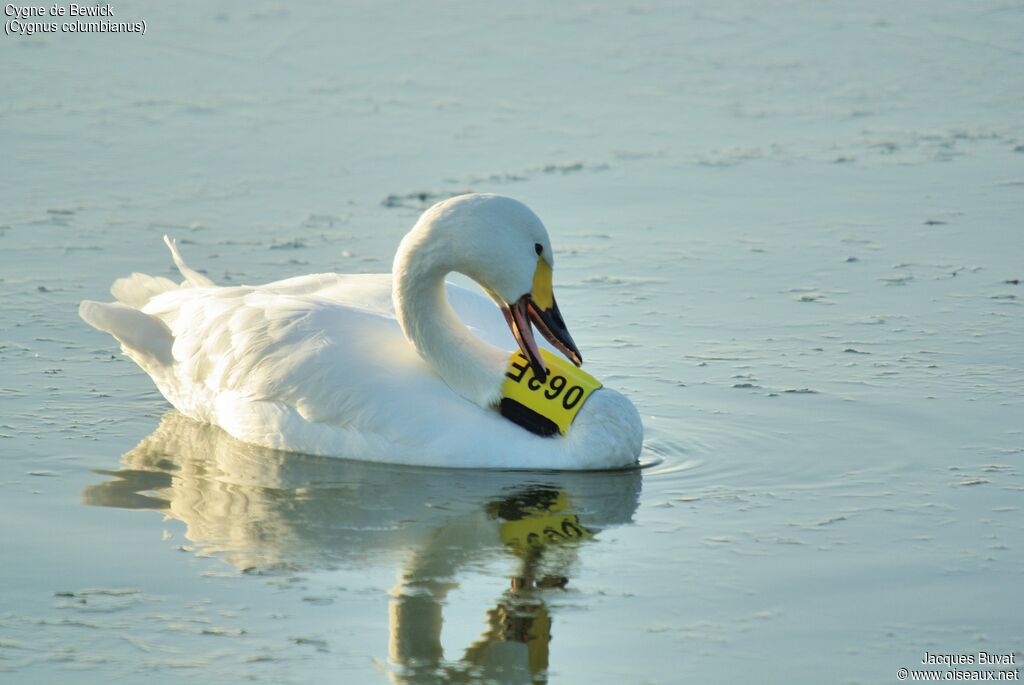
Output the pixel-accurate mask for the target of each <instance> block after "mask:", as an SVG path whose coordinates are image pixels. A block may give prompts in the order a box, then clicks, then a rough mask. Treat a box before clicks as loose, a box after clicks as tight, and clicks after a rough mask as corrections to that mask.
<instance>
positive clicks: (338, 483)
mask: <svg viewBox="0 0 1024 685" xmlns="http://www.w3.org/2000/svg"><path fill="white" fill-rule="evenodd" d="M123 461H124V463H125V466H124V468H121V469H119V470H117V471H111V472H104V473H105V475H108V476H111V477H112V479H111V480H109V481H107V482H105V483H101V484H98V485H94V486H91V487H88V488H86V490H85V491H84V492H83V494H82V497H83V499H84V501H85V502H86V503H87V504H93V505H100V506H112V507H124V508H131V509H155V510H160V511H163V512H165V513H166V514H168V515H170V516H173V517H174V518H177V519H179V520H181V521H182V522H183V523H184V524H185V525H186V536H187V537H188V538H189V540H191V541H192V542H193V543H194V544H195V545H196V546H197V547H198V548H200V550H201V551H202V552H203V553H216V554H217V555H219V556H221V557H222V558H223V559H225V560H227V561H228V562H230V563H231V564H232V565H233V566H235V567H236V568H238V569H239V570H243V571H246V572H250V573H274V572H277V571H282V570H292V569H317V568H330V567H336V566H344V565H358V564H361V563H365V562H366V561H367V560H374V559H376V560H378V561H379V560H381V559H383V560H384V561H385V562H389V561H391V560H393V561H394V563H395V564H396V565H398V566H399V567H400V568H401V572H400V581H399V584H398V586H397V587H396V588H395V590H394V591H393V598H392V601H391V605H390V624H391V637H390V642H389V644H390V650H389V651H390V655H391V659H392V660H393V661H394V662H395V664H396V665H397V666H398V667H399V670H398V671H397V672H395V673H393V674H392V677H393V678H394V679H395V681H396V682H400V683H410V684H411V683H421V682H423V683H426V682H437V681H438V678H439V677H440V676H439V675H438V674H439V673H444V674H445V675H444V678H445V679H446V680H447V681H448V682H461V681H464V680H465V681H474V682H478V681H479V680H481V679H484V678H483V676H481V674H485V675H486V676H487V677H490V678H492V679H494V680H496V681H497V682H504V683H522V682H543V681H544V671H543V669H544V668H545V667H546V664H547V652H548V648H549V645H548V640H549V639H550V634H551V633H550V623H551V620H552V618H551V616H550V614H549V608H548V606H547V604H546V602H545V600H544V597H545V595H546V594H547V593H550V592H558V588H560V587H563V586H564V585H565V584H566V583H567V582H568V578H569V576H570V575H571V573H572V565H573V562H574V560H575V558H576V555H577V553H578V552H579V551H580V545H581V544H583V545H585V544H589V543H588V542H586V541H588V540H590V539H592V538H594V536H598V535H599V532H600V530H601V529H603V528H606V527H608V526H612V525H618V524H621V523H626V522H628V521H630V519H631V517H632V515H633V512H634V510H635V508H636V504H637V497H638V496H639V491H640V473H639V471H638V470H635V469H634V470H628V471H616V472H605V473H564V472H563V473H550V472H545V473H536V472H534V473H523V472H499V471H465V470H457V471H450V470H438V469H424V468H413V467H394V466H384V465H381V464H373V463H367V462H354V461H345V460H338V459H325V458H321V457H313V456H307V455H301V454H291V453H286V452H275V451H271V450H267V449H264V448H260V447H255V446H253V445H248V444H245V443H242V442H239V441H237V440H234V439H233V438H231V437H230V436H229V435H227V434H226V433H224V432H223V431H222V430H220V429H218V428H216V427H213V426H209V425H205V424H200V423H197V422H195V421H191V420H190V419H188V418H185V417H183V416H181V415H180V414H178V413H176V412H170V413H168V414H167V415H165V416H164V418H163V420H162V421H161V423H160V426H159V428H157V430H156V431H155V432H154V433H153V434H152V435H150V436H149V437H148V438H146V439H145V440H143V441H142V442H141V443H140V444H139V445H138V446H137V447H136V448H135V449H133V450H131V451H130V452H128V453H126V454H125V455H124V458H123ZM495 554H498V555H511V556H512V557H514V558H515V559H516V560H517V561H516V565H517V567H518V570H517V571H516V573H515V575H514V576H513V577H512V578H511V579H510V581H508V585H507V587H508V589H507V590H506V591H505V592H504V594H502V595H501V597H500V598H499V600H498V601H497V603H496V604H495V605H494V606H492V607H491V608H490V609H489V610H488V611H486V630H485V632H484V634H483V635H482V636H481V638H480V639H479V640H478V641H476V642H475V643H474V644H473V645H471V646H470V647H468V648H467V649H466V650H465V653H464V654H463V655H462V658H461V659H458V660H455V661H446V660H445V659H444V655H443V653H442V651H441V639H440V635H441V625H442V604H443V601H444V599H445V597H446V595H447V593H448V592H449V591H450V590H451V589H453V588H454V587H457V579H458V575H459V572H460V569H462V568H464V567H465V565H466V564H467V563H469V562H472V561H473V560H475V559H480V558H492V557H493V556H494V555H495Z"/></svg>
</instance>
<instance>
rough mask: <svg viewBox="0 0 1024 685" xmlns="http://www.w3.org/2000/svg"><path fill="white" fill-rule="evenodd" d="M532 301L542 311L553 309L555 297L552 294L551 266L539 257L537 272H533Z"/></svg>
mask: <svg viewBox="0 0 1024 685" xmlns="http://www.w3.org/2000/svg"><path fill="white" fill-rule="evenodd" d="M530 299H532V300H533V303H534V304H535V305H537V307H538V308H539V309H540V310H541V311H545V310H548V309H551V307H552V305H554V303H555V296H554V294H553V293H552V292H551V265H550V264H548V263H547V262H545V261H544V258H543V257H537V270H536V271H534V272H533V287H532V288H531V289H530Z"/></svg>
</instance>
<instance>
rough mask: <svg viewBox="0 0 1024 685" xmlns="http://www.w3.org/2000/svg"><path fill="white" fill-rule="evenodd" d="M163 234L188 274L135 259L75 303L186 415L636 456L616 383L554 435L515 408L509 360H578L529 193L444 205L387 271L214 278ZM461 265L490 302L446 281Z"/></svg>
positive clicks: (368, 450)
mask: <svg viewBox="0 0 1024 685" xmlns="http://www.w3.org/2000/svg"><path fill="white" fill-rule="evenodd" d="M164 241H165V242H166V243H167V246H168V248H169V249H170V251H171V256H172V258H173V260H174V262H175V264H176V266H177V268H178V270H179V271H180V272H181V275H182V276H183V277H184V281H183V282H182V283H180V284H179V283H175V282H174V281H171V280H170V279H167V278H163V277H153V276H148V275H146V274H140V273H135V274H132V275H131V276H129V277H127V278H120V279H118V280H117V281H115V282H114V285H113V286H112V287H111V294H113V295H114V297H115V298H116V299H117V302H114V303H100V302H93V301H90V300H85V301H83V302H82V303H81V305H80V307H79V315H80V316H81V317H82V319H83V320H85V322H86V323H88V324H90V325H91V326H93V327H94V328H96V329H98V330H100V331H104V332H107V333H109V334H111V335H112V336H113V337H114V338H115V339H116V340H117V341H118V342H119V343H120V344H121V349H122V351H123V352H124V353H125V355H126V356H128V357H129V358H130V359H132V360H133V361H134V362H135V363H136V364H138V366H139V367H141V368H142V369H143V370H144V371H145V372H146V373H147V374H148V375H149V376H150V377H151V378H152V380H153V382H154V383H155V384H156V386H157V388H158V389H159V390H160V392H161V393H162V394H163V396H164V397H165V398H166V399H167V400H168V402H170V403H171V404H172V405H173V406H174V407H175V409H177V410H178V411H179V412H181V413H182V414H184V415H185V416H187V417H189V418H191V419H194V420H197V421H200V422H204V423H210V424H214V425H217V426H219V427H221V428H223V429H224V430H225V431H226V432H227V433H228V434H229V435H231V436H233V437H234V438H236V439H238V440H241V441H243V442H247V443H251V444H254V445H259V446H262V447H267V448H271V449H279V450H285V451H290V452H301V453H307V454H314V455H320V456H333V457H344V458H350V459H359V460H368V461H378V462H386V463H398V464H416V465H423V466H439V467H458V468H498V469H567V470H585V469H609V468H620V467H626V466H630V465H632V464H635V463H636V461H637V458H638V456H639V453H640V448H641V444H642V441H643V427H642V424H641V421H640V416H639V414H638V412H637V410H636V408H635V407H634V406H633V404H632V402H630V401H629V399H627V398H626V397H625V396H624V395H622V394H620V393H618V392H616V391H615V390H613V389H611V388H608V387H604V386H601V387H597V389H594V390H593V391H592V392H591V394H589V396H587V397H586V399H585V400H583V402H582V405H581V406H579V407H578V408H576V411H577V412H578V413H576V415H575V418H574V419H572V421H571V425H569V426H568V427H567V429H565V430H563V431H560V432H558V433H556V434H554V435H541V434H537V432H535V431H536V427H534V428H533V429H532V430H528V429H527V428H524V425H520V424H522V423H524V422H523V421H522V417H521V416H520V417H518V419H517V420H516V421H514V420H511V419H510V417H511V418H516V416H515V414H516V412H504V410H503V408H507V404H506V403H505V402H504V401H503V392H506V391H505V389H506V388H507V387H508V384H507V381H508V379H509V378H510V377H511V376H510V375H509V371H510V368H518V369H519V376H522V375H524V374H532V379H530V382H531V384H532V385H531V387H540V388H542V389H543V390H544V392H549V393H550V392H551V389H552V388H553V387H554V381H555V380H556V376H555V374H553V373H549V370H551V369H555V368H562V367H563V366H564V368H566V369H574V368H575V367H573V366H572V365H575V366H581V365H582V356H581V354H580V351H579V349H578V348H577V347H576V345H575V343H574V342H573V340H572V337H571V336H570V334H569V332H568V330H567V329H566V326H565V323H564V321H563V319H562V315H561V313H560V311H559V309H558V305H557V303H556V302H555V299H554V295H553V293H552V285H551V281H552V269H553V267H554V253H553V251H552V249H551V242H550V240H549V238H548V233H547V230H546V229H545V228H544V225H543V224H542V223H541V221H540V219H539V218H538V217H537V216H536V215H535V214H534V213H533V211H531V210H530V209H529V208H528V207H527V206H526V205H524V204H523V203H521V202H519V201H517V200H514V199H512V198H508V197H503V196H500V195H491V194H469V195H461V196H457V197H454V198H450V199H448V200H445V201H442V202H439V203H437V204H435V205H434V206H432V207H430V208H429V209H427V210H426V211H425V212H424V213H423V215H422V216H421V217H420V219H419V220H418V221H417V222H416V224H415V225H414V226H413V228H412V230H410V232H409V233H408V234H407V235H406V236H405V237H404V238H403V239H402V241H401V243H400V245H399V247H398V250H397V252H396V254H395V259H394V264H393V268H392V273H391V274H333V273H329V274H311V275H307V276H299V277H295V278H289V279H285V280H282V281H276V282H273V283H269V284H266V285H260V286H226V287H218V286H217V285H215V284H214V283H213V281H211V280H210V279H209V278H207V277H206V276H204V275H202V274H200V273H198V272H196V271H194V270H193V269H191V268H190V267H189V266H188V265H187V264H186V263H185V261H184V259H183V258H182V256H181V254H180V252H179V251H178V249H177V246H176V244H175V243H174V241H173V240H171V239H169V238H168V237H167V236H165V237H164ZM452 272H458V273H462V274H464V275H466V276H468V277H469V278H471V279H472V280H474V281H476V282H477V283H478V284H479V285H480V286H481V288H482V289H483V290H484V292H485V293H486V294H487V296H489V298H490V300H491V301H493V302H491V301H488V297H484V296H483V295H481V294H479V293H475V292H472V291H470V290H467V289H464V288H461V287H459V286H456V285H454V284H451V283H446V281H445V278H446V276H447V275H448V274H449V273H452ZM494 305H497V307H495V306H494ZM532 326H536V327H537V329H538V330H539V331H540V332H541V333H542V334H543V336H544V338H546V342H542V343H541V345H538V343H537V340H536V338H535V337H534V334H533V328H532ZM542 347H543V348H544V349H543V350H542ZM516 349H518V353H516V354H518V355H520V356H519V357H518V358H519V359H520V360H521V362H520V365H519V366H517V367H511V366H510V365H511V364H514V363H515V362H514V359H515V355H513V357H512V358H511V361H510V354H511V353H510V350H516ZM552 350H557V352H558V353H560V355H561V356H558V355H557V354H555V353H554V352H552ZM563 357H564V358H565V359H568V360H569V362H571V363H572V364H569V363H568V362H566V361H564V360H563ZM560 365H561V366H560ZM566 373H569V372H568V371H566ZM549 380H550V381H551V383H548V381H549ZM595 385H599V384H596V383H595ZM549 386H550V387H549ZM506 395H507V392H506ZM577 399H578V398H577ZM513 404H514V403H513ZM513 408H514V407H513ZM517 421H518V422H517ZM562 428H563V429H564V428H565V426H562ZM547 432H552V431H547Z"/></svg>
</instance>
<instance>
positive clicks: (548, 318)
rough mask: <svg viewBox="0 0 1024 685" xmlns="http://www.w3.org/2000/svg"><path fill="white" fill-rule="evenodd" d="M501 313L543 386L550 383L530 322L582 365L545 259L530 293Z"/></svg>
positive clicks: (539, 266)
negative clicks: (545, 382) (552, 289)
mask: <svg viewBox="0 0 1024 685" xmlns="http://www.w3.org/2000/svg"><path fill="white" fill-rule="evenodd" d="M502 313H503V314H504V315H505V320H506V321H507V322H508V327H509V328H511V329H512V335H514V336H515V337H516V342H518V343H519V349H521V350H522V351H523V355H524V356H525V357H526V358H527V359H528V360H529V361H530V367H531V368H532V369H533V374H534V375H535V376H536V377H537V379H538V380H539V381H541V382H542V383H543V382H544V381H546V380H547V377H548V370H547V367H545V366H544V361H543V359H542V358H541V356H540V349H539V348H538V347H537V341H536V340H535V339H534V337H533V328H532V327H531V325H530V324H531V323H532V324H533V325H535V326H536V327H537V330H539V331H540V332H541V335H543V336H544V337H545V338H547V339H548V342H550V343H551V344H552V345H554V346H555V347H556V348H557V349H558V350H559V351H560V352H561V353H562V354H564V355H565V356H566V357H568V359H569V360H570V361H571V362H572V363H573V364H575V365H576V366H582V364H583V355H581V354H580V350H579V348H578V347H576V343H574V342H573V340H572V336H571V335H569V330H568V329H567V328H566V326H565V320H564V319H562V313H561V312H560V311H559V310H558V303H557V302H555V296H554V293H552V291H551V266H550V265H548V263H547V262H545V261H544V260H543V259H538V260H537V270H536V271H535V272H534V276H533V288H532V289H531V291H530V292H529V293H527V294H526V295H523V296H522V297H520V298H519V299H518V300H516V302H515V304H513V305H511V306H509V307H503V308H502Z"/></svg>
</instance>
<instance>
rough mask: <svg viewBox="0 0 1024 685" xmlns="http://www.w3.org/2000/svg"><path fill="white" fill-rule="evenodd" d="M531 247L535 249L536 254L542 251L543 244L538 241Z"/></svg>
mask: <svg viewBox="0 0 1024 685" xmlns="http://www.w3.org/2000/svg"><path fill="white" fill-rule="evenodd" d="M533 249H534V250H536V251H537V254H540V253H541V252H543V251H544V246H543V245H541V244H540V243H534V244H533Z"/></svg>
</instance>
